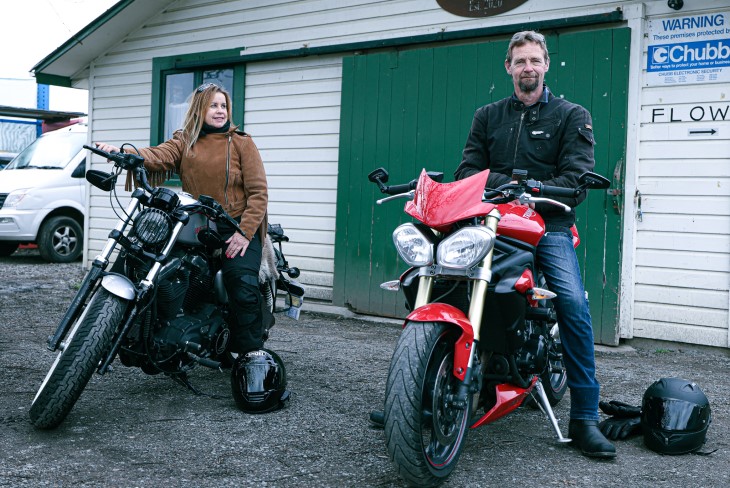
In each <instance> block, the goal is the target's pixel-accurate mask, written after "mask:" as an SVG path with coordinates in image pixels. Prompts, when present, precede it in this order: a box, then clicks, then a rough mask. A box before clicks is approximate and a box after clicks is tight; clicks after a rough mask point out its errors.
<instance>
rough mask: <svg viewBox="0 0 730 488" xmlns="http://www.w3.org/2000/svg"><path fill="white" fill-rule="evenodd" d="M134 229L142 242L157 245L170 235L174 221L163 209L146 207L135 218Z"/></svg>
mask: <svg viewBox="0 0 730 488" xmlns="http://www.w3.org/2000/svg"><path fill="white" fill-rule="evenodd" d="M132 229H133V233H134V235H135V236H137V238H138V239H139V240H140V242H142V243H143V244H146V245H148V246H156V245H157V244H159V243H161V242H164V241H166V240H167V238H168V237H169V236H170V232H171V231H172V221H171V220H170V217H169V216H168V215H167V214H166V213H165V212H163V211H162V210H158V209H156V208H146V209H144V210H142V211H141V212H140V214H139V215H138V216H137V218H136V219H134V227H133V228H132Z"/></svg>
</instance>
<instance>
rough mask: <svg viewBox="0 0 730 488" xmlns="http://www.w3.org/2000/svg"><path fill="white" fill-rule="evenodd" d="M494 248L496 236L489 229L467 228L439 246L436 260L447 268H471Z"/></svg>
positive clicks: (455, 233)
mask: <svg viewBox="0 0 730 488" xmlns="http://www.w3.org/2000/svg"><path fill="white" fill-rule="evenodd" d="M493 247H494V234H493V233H492V231H490V230H489V229H488V228H487V227H476V226H475V227H465V228H463V229H460V230H458V231H456V232H454V233H453V234H452V235H450V236H449V237H448V238H446V239H444V241H443V242H441V244H439V247H438V250H437V251H436V260H437V261H438V263H439V264H440V265H441V266H445V267H447V268H467V269H468V268H471V267H472V266H474V265H476V264H477V263H479V262H480V261H481V260H482V259H484V256H486V255H487V253H488V252H489V251H491V250H492V248H493Z"/></svg>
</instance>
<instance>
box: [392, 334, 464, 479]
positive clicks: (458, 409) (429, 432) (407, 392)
mask: <svg viewBox="0 0 730 488" xmlns="http://www.w3.org/2000/svg"><path fill="white" fill-rule="evenodd" d="M457 338H458V335H457V333H456V331H454V330H453V329H452V328H451V326H450V325H447V324H443V323H437V322H426V323H414V322H411V323H409V324H408V325H407V326H406V328H405V329H404V330H403V333H402V334H401V337H400V339H399V340H398V345H397V346H396V350H395V353H394V354H393V358H392V360H391V363H390V371H389V372H388V379H387V382H386V390H385V411H384V412H385V440H386V445H387V448H388V453H389V454H390V459H391V461H393V463H394V464H395V467H396V469H397V471H398V473H399V474H400V475H401V477H402V478H403V479H404V480H405V481H406V482H408V483H409V484H410V485H412V486H436V485H438V484H440V483H441V482H443V481H444V480H445V479H446V478H447V477H448V476H449V475H450V474H451V472H452V471H453V470H454V468H455V467H456V464H457V462H458V460H459V455H460V454H461V449H462V446H463V445H464V441H465V439H466V433H467V428H468V423H469V412H470V411H471V401H472V395H469V396H468V398H467V401H466V404H465V405H461V406H457V405H455V404H454V401H453V400H454V396H455V395H456V393H457V391H458V389H459V385H460V383H461V382H460V380H459V379H458V378H456V377H455V376H454V374H453V368H454V344H455V342H456V339H457Z"/></svg>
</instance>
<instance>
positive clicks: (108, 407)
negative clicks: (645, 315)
mask: <svg viewBox="0 0 730 488" xmlns="http://www.w3.org/2000/svg"><path fill="white" fill-rule="evenodd" d="M82 276H83V271H82V270H81V268H80V264H79V263H74V264H67V265H58V264H47V263H43V262H42V261H41V260H40V258H39V257H38V255H37V253H36V252H34V251H26V250H21V251H19V252H17V253H15V254H14V255H13V256H11V257H9V258H0V383H1V384H2V388H3V390H4V392H3V394H2V395H1V396H0V452H2V455H1V456H0V486H12V487H19V486H20V487H26V486H56V487H62V486H74V487H99V486H104V487H106V486H109V487H117V486H118V487H133V486H140V487H142V486H150V487H152V486H154V487H158V486H179V487H192V486H211V487H223V486H257V487H260V486H274V487H295V486H296V487H302V486H317V487H344V486H347V487H350V486H352V487H355V486H357V487H361V486H368V487H369V486H377V487H397V486H402V484H401V483H400V482H399V480H398V477H397V474H396V472H395V470H394V469H393V467H392V466H391V464H390V461H389V460H388V457H387V452H386V450H385V443H384V436H383V432H382V431H381V430H377V429H372V428H370V427H369V426H368V423H367V416H368V413H369V412H370V410H372V409H376V408H380V406H381V404H382V398H383V397H382V395H383V390H384V384H385V377H386V374H387V369H388V363H389V360H390V355H391V354H392V351H393V348H394V345H395V343H396V341H397V338H398V335H399V333H400V327H399V326H398V325H397V324H394V323H393V322H392V321H382V320H380V321H379V320H372V319H370V320H361V319H359V318H351V317H347V318H346V317H342V316H337V315H332V314H323V313H314V312H311V311H306V310H307V303H306V302H305V307H304V310H305V312H304V313H302V316H301V318H300V320H299V321H294V320H292V319H289V318H287V317H284V316H283V314H278V317H277V325H276V327H274V329H273V330H272V333H271V334H272V335H271V339H270V340H269V342H268V343H267V346H268V347H269V348H271V349H273V350H275V351H277V352H278V353H279V354H280V355H281V356H282V358H283V359H284V361H285V363H286V366H287V373H288V378H289V388H290V390H291V391H292V400H291V402H290V405H289V407H288V408H286V409H284V410H280V411H278V412H274V413H270V414H265V415H246V414H244V413H242V412H240V411H239V410H237V409H236V407H235V404H234V402H233V400H232V398H231V396H230V383H229V382H230V378H229V374H228V373H227V372H223V373H222V372H218V371H213V370H208V369H205V368H197V369H195V370H194V371H193V372H192V373H191V375H190V379H191V382H192V384H193V385H194V386H196V387H197V388H199V389H200V390H202V391H204V392H206V393H209V394H211V395H218V396H221V397H222V398H212V397H210V396H196V395H194V394H192V393H191V392H190V391H188V390H187V389H185V388H184V387H182V386H180V385H178V384H176V383H173V382H172V381H171V380H170V379H168V378H166V377H164V376H147V375H145V374H144V373H143V372H142V371H141V370H139V369H130V368H125V367H123V366H121V364H119V363H118V362H116V363H115V364H114V366H115V367H114V370H113V371H112V372H111V373H109V374H107V375H105V376H98V375H95V376H94V377H93V378H92V380H91V382H90V383H89V385H88V386H87V388H86V390H85V391H84V393H83V395H82V396H81V398H80V400H79V401H78V403H77V404H76V406H75V407H74V409H73V410H72V412H71V414H70V415H69V417H68V418H67V419H66V421H65V422H64V423H63V424H62V425H61V426H60V427H59V428H57V429H56V430H53V431H50V432H46V431H38V430H35V429H34V428H33V427H32V426H31V425H30V423H29V421H28V408H29V406H30V403H31V400H32V399H33V396H34V395H35V391H36V389H37V388H38V386H39V384H40V382H41V380H42V379H43V377H44V375H45V373H46V371H47V370H48V368H49V366H50V364H51V362H52V360H53V359H54V356H55V355H54V354H52V353H51V352H50V351H48V350H47V349H46V347H45V344H46V338H47V337H48V335H49V334H51V333H52V332H53V330H54V329H55V326H56V324H57V323H58V321H59V320H60V317H61V316H62V315H63V313H64V311H65V307H66V306H67V304H68V302H69V301H70V300H71V298H72V297H73V294H74V292H75V289H74V286H75V285H77V284H78V283H79V282H80V281H81V278H82ZM596 359H597V363H598V371H599V380H600V381H601V383H602V386H603V390H602V394H601V395H602V398H603V399H606V400H622V401H625V402H628V403H633V404H638V403H640V399H641V395H642V394H643V392H644V390H645V389H646V388H647V387H648V386H649V385H650V384H651V383H652V382H653V381H654V380H656V379H658V378H660V377H663V376H680V377H684V378H687V379H690V380H694V381H696V382H697V383H698V384H699V385H700V386H701V387H702V388H703V390H704V391H705V393H706V394H707V396H708V397H709V398H710V402H711V405H712V410H713V423H712V425H711V427H710V429H709V433H708V442H707V444H706V446H705V448H704V451H707V452H710V451H714V452H712V454H709V455H704V456H702V455H683V456H661V455H658V454H656V453H654V452H652V451H650V450H648V449H646V448H645V447H644V445H643V442H642V439H641V437H635V438H632V439H629V440H625V441H619V442H617V450H618V457H617V459H616V460H614V461H596V460H590V459H587V458H585V457H583V456H581V455H580V454H579V453H578V452H577V451H575V450H574V449H572V448H570V447H568V446H565V445H560V444H557V443H556V442H555V440H554V434H553V432H552V430H551V427H550V424H549V422H548V421H547V420H546V419H545V418H544V417H543V415H542V413H540V412H539V411H534V410H530V409H527V408H525V409H519V410H518V411H516V412H515V413H514V414H512V415H510V416H508V417H506V418H504V419H501V420H499V421H497V422H495V423H494V424H491V425H487V426H485V427H482V428H479V429H475V430H472V431H470V433H469V437H468V438H467V442H466V445H465V448H464V452H463V454H462V457H461V460H460V462H459V466H458V468H457V470H456V472H455V473H454V475H453V476H452V477H451V478H450V479H449V480H448V482H447V483H445V486H453V487H492V486H499V485H502V486H504V485H506V484H517V485H519V486H525V487H533V486H534V487H537V486H541V487H545V486H571V487H575V486H590V487H613V486H624V487H634V486H637V487H639V486H641V487H643V486H667V487H678V486H681V487H725V486H730V474H729V473H728V469H727V467H728V466H729V465H730V442H729V439H730V437H729V434H730V418H728V415H729V409H728V403H729V401H728V394H727V390H728V388H727V386H728V382H729V381H728V373H729V372H730V367H729V366H730V358H729V357H728V355H727V354H726V351H719V350H708V349H698V348H690V347H687V346H680V345H677V344H657V343H632V344H631V346H622V347H619V348H605V347H598V350H597V353H596ZM568 405H569V401H568V399H567V398H566V399H565V400H564V401H563V402H562V403H561V404H560V405H558V407H557V408H556V415H557V417H558V418H559V419H560V422H561V426H562V428H563V432H564V433H565V432H566V431H567V416H568Z"/></svg>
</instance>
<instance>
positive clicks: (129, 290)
mask: <svg viewBox="0 0 730 488" xmlns="http://www.w3.org/2000/svg"><path fill="white" fill-rule="evenodd" d="M101 286H103V287H104V289H105V290H106V291H108V292H109V293H111V294H112V295H116V296H118V297H119V298H124V299H125V300H130V301H131V300H134V297H135V296H137V290H135V288H134V284H133V283H132V282H131V281H130V280H129V278H127V277H126V276H123V275H120V274H117V273H109V274H106V275H104V277H103V278H102V279H101Z"/></svg>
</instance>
